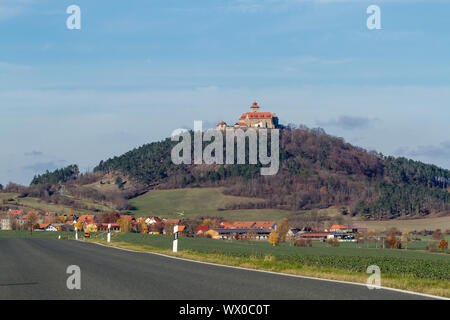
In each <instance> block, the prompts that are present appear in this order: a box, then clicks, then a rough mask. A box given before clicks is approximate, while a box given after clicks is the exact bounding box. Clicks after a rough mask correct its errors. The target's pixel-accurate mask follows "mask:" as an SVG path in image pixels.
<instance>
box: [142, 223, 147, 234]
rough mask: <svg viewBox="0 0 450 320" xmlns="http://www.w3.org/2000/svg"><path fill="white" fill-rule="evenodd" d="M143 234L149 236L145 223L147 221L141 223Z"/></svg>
mask: <svg viewBox="0 0 450 320" xmlns="http://www.w3.org/2000/svg"><path fill="white" fill-rule="evenodd" d="M141 233H143V234H147V233H148V226H147V224H146V223H145V221H142V222H141Z"/></svg>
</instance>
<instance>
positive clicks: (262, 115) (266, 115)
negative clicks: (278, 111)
mask: <svg viewBox="0 0 450 320" xmlns="http://www.w3.org/2000/svg"><path fill="white" fill-rule="evenodd" d="M273 117H276V115H275V114H274V113H270V112H246V113H243V114H242V116H241V117H240V118H239V120H244V119H247V118H248V119H272V118H273Z"/></svg>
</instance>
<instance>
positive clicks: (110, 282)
mask: <svg viewBox="0 0 450 320" xmlns="http://www.w3.org/2000/svg"><path fill="white" fill-rule="evenodd" d="M69 265H77V266H79V267H80V269H81V283H82V284H81V286H82V288H81V290H69V289H67V287H66V280H67V278H68V277H69V275H68V274H66V269H67V267H68V266H69ZM0 299H182V300H184V299H214V300H215V299H252V300H254V299H389V300H391V299H424V298H423V297H421V296H417V295H412V294H407V293H401V292H395V291H390V290H384V289H380V290H369V289H368V288H366V287H365V286H358V285H352V284H341V283H334V282H328V281H320V280H313V279H304V278H296V277H289V276H283V275H277V274H269V273H262V272H255V271H249V270H241V269H233V268H226V267H220V266H213V265H207V264H200V263H195V262H190V261H183V260H176V259H171V258H168V257H164V256H159V255H153V254H148V253H137V252H127V251H123V250H118V249H114V248H107V247H102V246H98V245H95V244H92V243H83V242H77V241H72V240H51V239H0Z"/></svg>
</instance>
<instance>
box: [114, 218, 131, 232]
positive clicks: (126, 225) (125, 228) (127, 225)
mask: <svg viewBox="0 0 450 320" xmlns="http://www.w3.org/2000/svg"><path fill="white" fill-rule="evenodd" d="M117 224H118V225H119V227H120V231H121V232H130V230H131V221H130V219H128V218H127V217H123V218H120V219H119V220H117Z"/></svg>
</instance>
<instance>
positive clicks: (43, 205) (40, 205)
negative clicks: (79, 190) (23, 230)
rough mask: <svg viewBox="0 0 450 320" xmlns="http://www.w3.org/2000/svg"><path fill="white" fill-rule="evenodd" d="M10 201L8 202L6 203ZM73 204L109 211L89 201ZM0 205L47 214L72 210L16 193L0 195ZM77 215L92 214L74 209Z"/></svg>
mask: <svg viewBox="0 0 450 320" xmlns="http://www.w3.org/2000/svg"><path fill="white" fill-rule="evenodd" d="M8 200H10V201H8ZM74 201H75V202H79V203H83V204H85V205H88V206H89V207H90V208H96V209H97V210H99V211H100V212H105V211H111V208H108V207H107V206H104V205H102V204H101V203H94V202H92V201H89V200H74ZM0 203H1V204H2V205H3V206H5V207H8V206H11V207H12V206H17V207H19V208H21V209H23V210H25V211H31V210H40V211H48V212H56V213H58V214H62V213H68V212H70V210H71V209H72V207H70V206H66V205H63V204H55V203H49V202H46V201H44V200H41V199H38V198H32V197H26V198H21V197H19V195H18V194H16V193H0ZM75 213H77V214H86V213H92V211H89V210H81V209H75Z"/></svg>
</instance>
